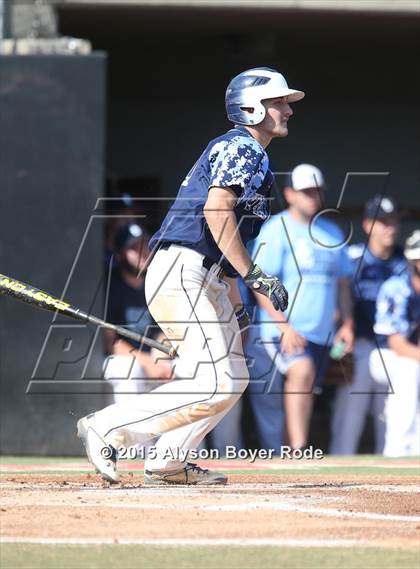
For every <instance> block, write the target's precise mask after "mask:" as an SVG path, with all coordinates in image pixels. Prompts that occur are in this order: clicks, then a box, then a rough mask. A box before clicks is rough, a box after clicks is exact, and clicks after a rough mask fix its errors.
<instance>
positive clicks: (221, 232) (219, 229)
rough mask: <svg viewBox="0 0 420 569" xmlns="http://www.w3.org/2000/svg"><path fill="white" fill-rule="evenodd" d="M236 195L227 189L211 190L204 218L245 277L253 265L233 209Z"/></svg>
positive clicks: (232, 262)
mask: <svg viewBox="0 0 420 569" xmlns="http://www.w3.org/2000/svg"><path fill="white" fill-rule="evenodd" d="M236 200H237V198H236V195H235V193H234V192H233V191H231V190H229V189H226V188H211V189H210V190H209V196H208V198H207V202H206V204H205V206H204V216H205V218H206V221H207V225H208V226H209V229H210V231H211V234H212V236H213V239H214V240H215V241H216V243H217V246H218V247H219V249H220V250H221V252H222V253H223V255H224V256H225V257H226V259H227V260H228V261H229V263H230V264H231V265H232V266H233V267H234V268H235V269H236V270H237V271H238V273H239V274H240V275H241V276H242V277H244V276H245V275H247V274H248V272H249V269H250V267H251V265H252V261H251V258H250V256H249V254H248V251H247V250H246V248H245V246H244V244H243V242H242V239H241V236H240V233H239V229H238V224H237V221H236V215H235V212H234V211H233V208H234V207H235V204H236Z"/></svg>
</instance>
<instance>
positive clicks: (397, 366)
mask: <svg viewBox="0 0 420 569" xmlns="http://www.w3.org/2000/svg"><path fill="white" fill-rule="evenodd" d="M370 370H371V374H372V376H373V377H374V379H375V380H376V381H378V382H380V383H382V384H386V385H388V384H390V393H389V395H388V396H387V398H386V403H385V423H386V430H385V447H384V452H383V454H384V456H413V455H420V406H419V398H420V364H419V363H418V362H416V361H415V360H414V359H412V358H405V357H402V356H398V355H397V354H396V353H395V352H394V351H393V350H390V349H381V350H374V351H373V352H372V354H371V356H370Z"/></svg>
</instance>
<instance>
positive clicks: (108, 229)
mask: <svg viewBox="0 0 420 569" xmlns="http://www.w3.org/2000/svg"><path fill="white" fill-rule="evenodd" d="M105 203H106V224H105V266H106V270H108V269H109V264H110V263H112V266H113V267H116V265H117V261H116V258H115V255H114V246H115V237H116V235H117V232H118V230H119V228H120V227H125V226H127V225H129V224H131V223H137V221H136V220H137V217H138V212H137V210H136V206H135V202H134V199H133V198H132V197H131V196H130V194H127V193H122V194H119V195H118V196H117V197H111V198H107V200H106V202H105Z"/></svg>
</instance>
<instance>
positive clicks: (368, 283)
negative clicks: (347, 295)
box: [348, 243, 407, 340]
mask: <svg viewBox="0 0 420 569" xmlns="http://www.w3.org/2000/svg"><path fill="white" fill-rule="evenodd" d="M348 252H349V256H350V258H351V259H352V262H353V279H352V286H353V293H354V298H355V305H354V319H355V326H356V337H357V338H361V337H363V338H368V339H371V340H373V339H374V337H375V334H374V332H373V325H374V323H375V310H376V308H375V306H376V299H377V297H378V293H379V289H380V288H381V286H382V284H383V283H384V282H385V281H386V280H387V279H389V278H390V277H391V276H393V275H400V274H401V273H402V272H404V270H405V269H406V267H407V261H406V260H405V257H404V253H403V251H402V249H400V248H396V249H395V251H394V253H393V255H392V256H391V257H390V258H389V259H386V260H384V259H379V258H378V257H375V255H373V254H372V253H371V251H370V250H369V248H368V247H366V246H365V245H364V244H362V243H360V244H357V245H351V246H350V247H349V249H348Z"/></svg>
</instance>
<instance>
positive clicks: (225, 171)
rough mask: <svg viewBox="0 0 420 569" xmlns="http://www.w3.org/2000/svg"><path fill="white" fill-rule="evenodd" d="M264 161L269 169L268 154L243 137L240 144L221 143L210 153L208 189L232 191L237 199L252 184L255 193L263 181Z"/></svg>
mask: <svg viewBox="0 0 420 569" xmlns="http://www.w3.org/2000/svg"><path fill="white" fill-rule="evenodd" d="M265 162H267V168H268V159H267V157H266V154H265V152H264V151H263V150H262V148H260V147H259V146H258V143H257V142H256V141H248V140H247V139H243V137H241V141H236V140H230V141H220V142H218V143H216V144H215V145H214V146H213V148H212V149H211V150H210V153H209V163H210V180H209V188H211V187H214V186H217V187H221V188H229V189H232V190H233V191H234V192H235V193H236V195H237V196H238V197H240V196H241V195H242V194H243V192H244V191H245V190H246V189H247V188H248V187H249V186H250V185H252V186H253V188H254V190H255V191H256V190H257V189H258V187H259V186H261V185H262V183H263V181H264V176H265V173H266V172H263V169H264V166H265ZM267 168H266V169H267ZM263 173H264V175H263Z"/></svg>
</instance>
